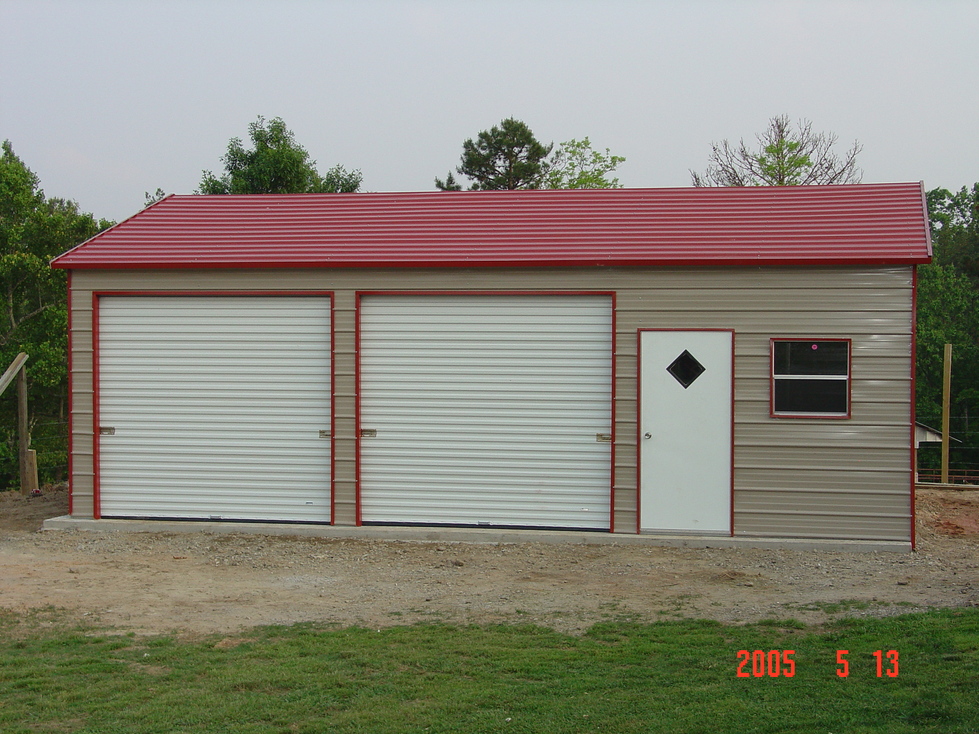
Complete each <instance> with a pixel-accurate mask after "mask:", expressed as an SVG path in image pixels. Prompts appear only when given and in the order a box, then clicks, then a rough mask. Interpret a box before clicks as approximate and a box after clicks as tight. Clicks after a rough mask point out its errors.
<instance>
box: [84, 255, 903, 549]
mask: <svg viewBox="0 0 979 734" xmlns="http://www.w3.org/2000/svg"><path fill="white" fill-rule="evenodd" d="M911 281H912V269H911V268H910V267H891V268H872V267H841V268H635V269H617V268H609V269H584V268H581V269H539V268H532V269H505V270H494V269H484V270H463V269H432V270H410V271H408V270H404V269H363V270H289V271H281V272H278V273H276V274H275V276H274V277H270V276H269V274H268V273H266V272H261V271H257V270H238V271H221V270H190V271H76V272H74V273H73V274H72V304H73V321H72V325H73V328H74V329H76V330H77V331H76V334H75V336H74V338H73V340H72V350H73V354H75V355H83V354H84V353H85V352H86V350H87V351H91V335H90V332H88V331H87V329H88V328H89V327H88V324H89V323H90V308H91V307H90V303H91V291H92V290H112V289H117V290H130V289H144V290H166V289H202V290H224V289H243V290H268V289H269V288H281V289H284V290H332V291H334V294H335V295H334V304H335V318H336V330H337V352H336V362H337V364H336V371H337V383H338V384H337V396H336V412H337V416H336V433H337V436H336V439H335V451H336V456H335V469H336V497H335V503H336V505H335V508H336V516H335V521H336V522H337V523H340V524H347V525H351V524H353V523H354V522H355V518H356V516H355V512H354V509H355V502H356V495H355V487H356V437H355V435H354V432H355V423H354V417H353V416H354V398H353V391H354V385H353V377H352V375H353V373H354V369H355V364H356V354H355V351H354V346H353V338H352V335H353V333H354V326H355V324H354V303H355V292H356V291H358V290H371V291H376V290H384V289H390V290H398V291H403V290H406V289H413V290H415V289H416V290H420V291H427V292H431V291H437V290H452V291H462V290H474V291H500V290H514V291H537V292H545V291H547V290H556V291H585V290H588V289H593V290H599V291H613V290H614V291H616V293H617V297H616V329H617V333H616V341H615V350H616V368H615V372H616V390H615V396H616V397H615V426H616V446H615V466H614V468H613V471H614V486H615V489H614V496H615V528H616V531H617V532H633V531H634V529H635V527H636V513H635V508H636V433H635V431H636V428H635V425H636V408H637V406H636V394H637V393H636V362H637V354H636V329H639V328H696V327H705V328H733V329H735V331H736V334H735V349H736V354H735V436H736V442H737V443H738V444H739V445H740V443H741V442H742V441H744V442H745V444H744V445H745V451H747V452H750V453H746V454H744V458H745V459H746V460H747V459H748V458H749V457H750V464H751V468H749V467H748V466H745V465H744V463H742V452H741V451H738V450H737V449H736V452H735V472H734V478H735V530H736V532H737V533H739V534H746V535H747V534H751V535H759V536H779V535H788V534H792V533H793V532H796V530H793V528H796V529H798V533H799V537H828V538H832V537H840V538H860V537H864V538H882V539H888V540H903V541H907V540H908V539H909V538H910V479H911V477H910V471H911V468H910V462H911V449H910V441H911V438H910V405H911V403H910V394H911V379H910V368H911V353H910V335H911ZM704 303H710V304H711V305H712V307H711V308H710V309H707V310H701V308H700V307H701V305H702V304H704ZM780 309H781V310H784V309H788V310H789V311H792V312H793V313H794V314H795V317H794V320H793V321H792V322H789V323H783V324H782V326H783V328H781V329H779V330H778V331H776V330H775V329H773V328H771V326H770V321H769V317H770V314H771V313H772V312H773V311H778V310H780ZM827 311H829V312H831V313H832V314H833V315H834V318H835V320H836V321H835V323H836V327H835V328H834V330H832V331H829V330H827V328H826V327H825V325H824V324H823V322H822V321H821V320H820V316H821V315H822V314H824V313H825V312H827ZM871 312H875V313H884V314H886V315H887V317H886V319H885V320H884V322H883V326H884V328H881V329H880V330H878V331H876V332H874V331H873V330H868V329H867V328H866V327H865V326H864V325H863V323H862V321H863V319H864V318H865V316H866V315H867V314H868V313H871ZM678 314H679V315H678ZM86 318H88V320H86ZM343 334H346V336H342V335H343ZM773 336H777V337H799V338H815V337H851V336H852V337H853V344H852V347H853V376H854V380H853V395H854V404H853V417H852V418H851V419H850V420H835V421H829V420H823V421H814V420H801V419H773V418H770V417H769V414H768V409H769V403H768V400H769V395H768V390H769V386H768V369H769V367H768V365H769V362H768V360H769V356H768V350H769V339H770V338H771V337H773ZM81 364H82V362H81V361H79V365H77V366H76V365H73V370H75V373H74V375H73V383H72V392H73V404H74V408H75V411H76V413H79V414H80V415H82V419H81V420H80V419H77V418H76V423H75V425H74V426H73V437H74V443H73V450H74V464H73V479H72V482H73V484H72V490H73V493H74V497H75V511H76V514H84V513H86V512H87V511H88V510H87V509H86V508H88V507H90V502H91V489H90V486H91V481H92V469H91V455H90V447H91V435H90V434H87V435H86V434H85V432H84V429H83V428H82V422H81V421H82V420H84V412H85V411H86V410H89V411H90V406H91V394H92V386H91V375H90V373H86V372H84V370H83V368H81V367H80V365H81ZM341 375H346V377H345V378H344V379H346V380H347V382H346V383H345V386H344V387H343V388H342V389H341V387H340V381H341ZM882 376H886V377H887V379H886V380H885V379H880V378H881V377H882ZM807 444H808V445H813V446H818V447H820V448H821V449H823V450H826V449H832V452H831V453H830V454H828V455H827V454H825V453H824V454H823V458H824V459H825V462H826V465H824V466H823V467H822V468H821V469H820V470H819V471H797V470H795V469H793V468H792V463H791V461H789V459H791V457H792V456H793V452H795V451H796V447H798V446H800V445H802V446H804V445H807ZM86 451H88V452H89V453H88V454H86ZM902 454H903V456H902ZM864 460H867V461H870V462H871V463H873V464H874V465H875V466H888V467H889V468H888V469H887V470H886V471H883V470H876V471H872V472H865V471H859V466H860V465H861V463H862V462H863V461H864ZM865 490H874V491H877V492H879V493H880V497H879V503H878V504H877V512H878V514H879V515H880V521H879V522H877V523H875V522H874V519H873V518H872V517H871V518H868V517H866V516H864V515H859V514H858V515H852V514H849V513H850V510H851V509H852V508H858V509H857V510H854V511H855V512H860V511H862V509H865V503H864V499H862V498H863V495H862V494H861V493H862V492H863V491H865ZM827 492H832V496H833V498H834V499H833V500H832V501H830V500H829V499H827V496H828V495H827V494H825V493H827ZM820 493H822V494H820ZM814 497H815V498H818V499H819V501H824V502H825V503H826V507H825V513H823V514H807V513H806V512H803V514H802V515H801V516H800V515H798V514H797V513H796V510H798V509H803V510H805V509H806V508H809V507H810V506H811V503H812V502H813V501H815V500H813V498H814ZM757 508H761V509H765V510H768V511H770V512H771V513H774V514H758V513H757V512H755V509H757ZM837 511H838V512H837ZM779 513H781V514H779ZM89 516H90V515H89ZM800 517H801V519H800ZM895 518H896V519H895Z"/></svg>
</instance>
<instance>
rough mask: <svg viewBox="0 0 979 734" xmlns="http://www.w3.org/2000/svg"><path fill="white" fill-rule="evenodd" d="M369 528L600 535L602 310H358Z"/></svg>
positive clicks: (445, 305)
mask: <svg viewBox="0 0 979 734" xmlns="http://www.w3.org/2000/svg"><path fill="white" fill-rule="evenodd" d="M360 369H361V425H362V428H365V429H368V430H370V431H372V434H371V437H369V438H362V439H361V468H360V471H361V508H362V518H363V520H364V521H366V522H391V523H397V522H412V523H422V524H425V523H430V524H472V525H479V524H487V523H489V524H493V525H511V526H536V527H579V528H595V529H608V527H609V518H610V514H609V494H610V489H609V487H610V471H611V469H610V454H611V451H610V446H609V444H608V443H607V442H606V441H599V439H598V434H607V433H608V432H609V431H610V430H611V429H610V425H611V421H610V416H611V299H610V298H608V297H606V296H581V297H579V296H458V297H456V296H431V297H425V296H421V297H420V296H370V297H364V298H363V299H362V301H361V362H360Z"/></svg>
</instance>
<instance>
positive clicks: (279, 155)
mask: <svg viewBox="0 0 979 734" xmlns="http://www.w3.org/2000/svg"><path fill="white" fill-rule="evenodd" d="M248 134H249V137H250V138H251V142H252V148H250V149H248V148H245V145H244V143H243V142H242V140H241V138H232V139H231V141H230V142H229V143H228V152H227V153H225V155H224V156H222V158H221V161H222V162H223V163H224V170H225V172H224V174H223V175H221V176H220V177H218V176H215V175H214V174H213V173H211V172H210V171H205V172H204V175H203V177H202V178H201V183H200V186H198V188H197V193H199V194H335V193H354V192H357V191H359V190H360V185H361V182H362V180H363V176H362V175H361V173H360V171H356V170H355V171H347V170H346V169H345V168H344V167H343V166H340V165H336V166H334V167H333V168H331V169H330V170H329V171H327V172H326V175H325V176H320V174H319V173H318V172H317V171H316V161H314V160H311V159H310V157H309V153H308V152H306V149H305V148H303V147H302V146H301V145H299V143H297V142H296V139H295V136H294V135H293V133H292V131H291V130H289V128H287V127H286V124H285V122H283V121H282V118H280V117H275V118H273V119H272V120H269V121H268V122H266V120H265V118H264V117H261V116H260V117H259V118H258V119H257V120H256V121H255V122H253V123H251V124H250V125H249V126H248ZM147 198H148V199H149V197H147Z"/></svg>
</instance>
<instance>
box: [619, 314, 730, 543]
mask: <svg viewBox="0 0 979 734" xmlns="http://www.w3.org/2000/svg"><path fill="white" fill-rule="evenodd" d="M644 331H713V332H725V333H729V334H730V335H731V447H730V472H729V475H730V485H731V486H730V494H729V502H728V504H729V507H730V517H729V519H728V526H729V531H728V535H729V536H731V537H734V373H735V360H736V359H737V355H736V352H735V348H734V347H735V343H736V341H737V332H736V331H735V330H734V329H724V328H716V329H703V328H698V329H683V328H679V327H669V328H662V329H661V328H657V327H650V328H640V329H636V534H637V535H638V534H639V533H640V532H641V527H642V525H641V523H642V519H641V517H640V515H641V511H642V419H641V415H642V334H643V332H644Z"/></svg>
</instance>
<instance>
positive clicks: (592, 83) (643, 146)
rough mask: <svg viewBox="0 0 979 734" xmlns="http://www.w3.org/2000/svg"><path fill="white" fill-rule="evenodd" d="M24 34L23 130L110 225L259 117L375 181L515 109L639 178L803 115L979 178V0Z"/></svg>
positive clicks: (26, 148)
mask: <svg viewBox="0 0 979 734" xmlns="http://www.w3.org/2000/svg"><path fill="white" fill-rule="evenodd" d="M0 29H2V35H3V41H2V43H0V139H8V140H10V141H11V142H12V144H13V146H14V150H15V152H16V153H17V154H18V155H19V156H20V158H21V159H22V160H23V161H24V162H25V163H26V164H27V165H28V166H29V167H30V168H31V169H32V170H33V171H34V172H35V173H37V174H38V175H39V176H40V178H41V186H42V188H43V189H44V191H45V193H46V194H47V195H48V196H59V197H64V198H69V199H74V200H76V201H77V202H78V203H79V204H80V206H81V208H82V209H83V210H84V211H90V212H92V213H94V214H95V215H96V216H98V217H105V218H109V219H116V220H120V219H123V218H125V217H128V216H130V215H132V214H134V213H135V212H137V211H138V210H139V209H140V208H141V207H142V206H143V203H144V192H147V191H150V192H152V191H155V190H156V189H157V187H160V188H162V189H164V190H165V191H167V192H168V193H192V192H193V190H194V189H195V188H196V187H197V185H198V183H199V182H200V179H201V172H202V170H205V169H207V170H213V171H215V172H216V173H219V172H220V170H221V163H220V157H221V155H222V154H223V153H224V152H225V150H226V149H227V145H228V140H229V139H230V138H232V137H236V136H237V137H241V138H244V139H246V140H247V132H248V124H249V123H250V122H253V121H254V120H255V119H256V118H257V117H258V116H259V115H263V116H265V117H266V118H272V117H281V118H283V119H284V120H285V122H286V124H287V125H288V126H289V128H290V129H291V130H292V131H293V132H294V133H295V135H296V139H297V141H298V142H299V143H300V144H301V145H303V146H304V147H305V148H306V149H307V150H308V151H309V152H310V154H311V156H312V157H313V158H314V159H315V160H316V161H317V164H318V168H319V170H320V171H321V172H322V171H325V170H326V169H327V168H329V167H331V166H333V165H335V164H337V163H340V164H343V165H344V166H346V167H347V168H348V169H355V168H357V169H360V170H361V171H362V172H363V175H364V185H363V189H364V190H367V191H419V190H432V189H433V188H434V185H433V179H434V178H435V176H444V175H445V174H446V173H447V172H448V171H449V170H452V169H454V167H455V166H456V165H458V162H459V156H460V153H461V150H462V142H463V140H465V139H466V138H470V137H474V136H475V135H476V134H477V133H478V132H479V131H480V130H484V129H487V128H489V127H491V126H492V125H494V124H497V123H498V122H499V121H500V120H501V119H503V118H505V117H510V116H513V117H516V118H518V119H520V120H523V121H524V122H526V123H527V124H528V125H529V126H530V127H531V128H532V129H533V131H534V133H535V135H536V136H537V138H538V139H540V140H541V141H542V142H545V143H547V142H551V141H554V142H561V141H565V140H568V139H570V138H579V139H580V138H583V137H585V136H588V137H590V139H591V141H592V143H593V145H594V147H596V148H598V149H605V148H609V149H611V152H612V153H614V154H616V155H621V156H625V158H626V162H625V163H624V164H623V165H622V166H621V168H620V169H619V172H618V175H619V178H620V180H621V181H622V183H623V184H625V185H626V186H629V187H647V186H652V187H661V186H688V185H689V184H690V173H689V170H690V169H695V170H698V171H702V170H703V169H704V168H705V167H706V165H707V156H708V153H709V151H710V144H711V142H712V141H719V140H722V139H725V138H727V139H730V140H732V141H736V140H738V139H739V138H745V139H746V140H748V141H754V137H755V135H756V134H757V133H759V132H761V131H762V130H763V129H764V128H765V127H766V125H767V123H768V120H769V119H770V118H771V117H773V116H775V115H779V114H787V115H789V116H790V117H791V118H792V119H793V120H798V119H800V118H808V119H809V120H811V121H812V123H813V128H814V130H817V131H826V132H834V133H836V134H837V135H838V136H839V143H838V150H839V152H840V153H843V152H844V151H845V149H846V148H847V147H848V146H849V145H850V144H852V143H853V141H854V140H858V141H859V142H860V143H861V144H863V146H864V148H863V152H862V153H861V154H860V156H859V158H858V163H859V165H860V167H861V168H862V169H863V171H864V177H863V180H864V181H865V182H886V181H918V180H923V181H924V182H925V186H926V188H929V189H931V188H935V187H938V186H942V187H945V188H950V189H958V188H960V187H962V186H964V185H967V184H972V183H973V182H976V181H979V125H977V123H979V40H977V39H979V2H976V0H962V1H960V2H959V1H955V0H907V1H905V2H900V1H889V2H884V1H883V0H851V1H850V2H834V1H832V0H818V1H813V2H803V1H797V2H794V1H792V0H777V1H776V0H716V1H710V0H682V1H681V0H677V1H676V2H666V1H663V2H655V1H653V0H647V1H646V2H640V1H639V0H634V1H633V2H626V1H620V0H602V1H601V2H588V1H584V0H582V1H578V2H575V1H573V0H563V1H561V2H545V1H543V0H540V1H538V0H521V1H520V2H496V1H493V0H472V1H468V0H453V1H452V2H449V1H445V2H437V1H434V0H432V1H424V0H419V1H417V2H413V1H409V0H389V1H386V2H382V1H379V0H378V1H372V0H334V1H332V2H331V1H328V0H321V1H319V2H312V1H307V2H302V1H299V0H292V1H290V0H267V1H259V0H251V1H248V0H236V1H235V2H225V1H223V0H194V1H193V2H182V1H169V2H163V1H162V0H155V1H154V0H132V1H129V2H107V1H98V0H88V1H86V2H81V1H78V2H70V1H68V0H61V1H48V2H45V1H42V0H0Z"/></svg>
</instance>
